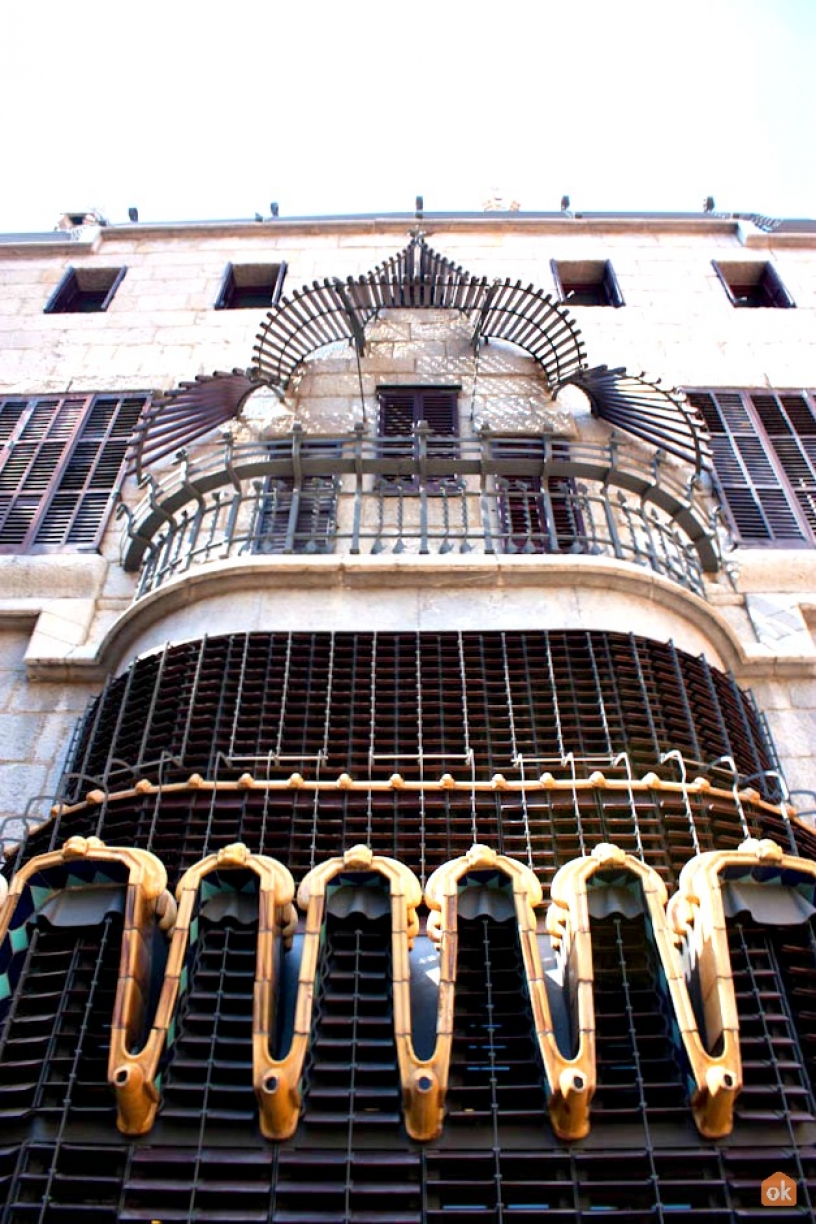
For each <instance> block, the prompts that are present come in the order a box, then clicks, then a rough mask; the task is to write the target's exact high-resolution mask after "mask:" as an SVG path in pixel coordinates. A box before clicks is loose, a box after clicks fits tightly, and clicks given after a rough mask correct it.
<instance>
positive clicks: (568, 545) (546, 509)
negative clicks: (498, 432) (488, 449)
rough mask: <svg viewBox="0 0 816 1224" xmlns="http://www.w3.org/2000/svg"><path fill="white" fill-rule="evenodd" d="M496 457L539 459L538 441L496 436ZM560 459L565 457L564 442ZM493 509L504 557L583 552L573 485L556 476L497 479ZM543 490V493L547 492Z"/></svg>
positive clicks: (578, 511)
mask: <svg viewBox="0 0 816 1224" xmlns="http://www.w3.org/2000/svg"><path fill="white" fill-rule="evenodd" d="M492 442H493V453H494V454H495V455H497V456H506V457H508V458H509V457H510V456H511V455H512V456H514V457H523V458H524V459H527V458H528V457H529V458H540V460H541V464H542V469H543V461H544V453H545V452H544V448H543V446H542V442H541V439H540V438H501V437H494V438H493V440H492ZM558 445H559V447H561V451H560V457H561V458H564V457H566V455H565V448H563V446H562V444H560V443H559V444H558ZM496 489H497V509H498V515H499V524H500V531H501V538H502V548H503V551H504V552H508V553H518V552H523V553H560V552H573V553H575V552H583V551H584V539H583V537H584V527H583V516H582V515H581V513H580V510H579V508H578V506H577V504H576V492H577V491H576V487H575V481H574V480H572V479H570V478H563V477H558V476H549V477H543V473H539V475H537V476H532V475H526V474H525V475H512V476H509V475H508V476H504V477H499V478H497V481H496ZM545 490H546V492H545Z"/></svg>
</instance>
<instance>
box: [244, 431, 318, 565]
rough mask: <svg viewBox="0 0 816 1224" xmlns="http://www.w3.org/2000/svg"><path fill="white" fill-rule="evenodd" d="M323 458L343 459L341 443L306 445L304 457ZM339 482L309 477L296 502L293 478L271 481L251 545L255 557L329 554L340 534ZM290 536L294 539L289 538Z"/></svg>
mask: <svg viewBox="0 0 816 1224" xmlns="http://www.w3.org/2000/svg"><path fill="white" fill-rule="evenodd" d="M310 451H311V453H312V454H316V453H319V454H320V456H321V458H326V457H332V456H337V457H339V455H340V444H339V443H334V442H331V443H326V442H320V441H312V442H306V443H304V447H303V453H304V455H308V454H309V452H310ZM337 495H338V482H337V479H336V478H335V477H333V476H306V477H304V479H303V484H302V487H301V489H300V492H299V496H298V499H297V507H296V510H295V518H294V523H293V522H292V512H293V507H294V501H295V482H294V479H293V478H292V477H291V476H282V477H281V476H276V477H270V478H269V479H268V480H267V484H266V488H265V490H264V496H263V502H262V506H261V512H260V515H259V517H258V525H257V529H256V532H255V536H254V539H253V541H252V551H253V552H256V553H267V554H274V553H286V552H292V553H329V552H332V551H333V550H334V544H335V537H336V534H337ZM290 533H291V535H290Z"/></svg>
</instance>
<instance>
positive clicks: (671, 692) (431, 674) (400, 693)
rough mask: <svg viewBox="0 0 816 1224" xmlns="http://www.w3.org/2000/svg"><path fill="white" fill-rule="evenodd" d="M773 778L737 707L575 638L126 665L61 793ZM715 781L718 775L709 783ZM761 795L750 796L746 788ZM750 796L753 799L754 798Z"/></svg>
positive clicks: (94, 713)
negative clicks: (199, 778) (221, 783)
mask: <svg viewBox="0 0 816 1224" xmlns="http://www.w3.org/2000/svg"><path fill="white" fill-rule="evenodd" d="M671 750H676V751H679V752H680V753H681V754H682V755H683V756H684V757H685V758H686V759H687V760H688V761H689V762H690V763H696V764H697V767H698V768H700V769H703V770H704V769H706V768H707V764H708V763H710V762H713V761H716V760H717V759H719V758H722V757H729V758H731V759H733V761H734V762H735V765H736V769H737V773H738V775H740V776H742V777H744V778H747V777H752V776H753V775H755V774H757V773H760V772H762V771H763V770H769V769H772V768H773V767H774V765H775V761H774V759H773V756H772V752H771V747H770V745H769V743H768V741H767V738H766V736H765V734H764V732H763V729H762V727H761V725H760V720H759V718H758V716H757V714H756V711H755V708H754V706H753V703H752V701H751V700H750V697H748V696H746V695H745V694H743V693H741V692H740V690H739V689H738V688H737V687H736V686H735V685H734V684H733V682H732V680H731V679H730V678H729V677H728V676H727V675H725V674H724V673H722V672H719V671H717V670H716V669H714V668H712V667H711V666H710V665H709V664H708V663H707V662H706V661H705V659H704V658H699V659H695V658H693V657H691V656H689V655H687V654H685V653H684V652H682V651H679V650H677V649H676V648H675V647H673V646H672V645H671V644H668V645H664V644H662V643H658V642H652V641H648V640H646V639H638V638H635V637H634V636H632V635H624V634H604V633H599V632H583V631H558V632H555V631H551V632H544V631H542V632H525V633H521V632H518V633H517V632H512V633H511V632H508V633H457V632H445V633H426V634H415V633H403V634H395V633H379V634H374V633H365V634H351V633H337V634H331V633H300V634H283V633H279V634H274V633H269V634H267V633H257V634H248V635H244V634H237V635H233V636H229V637H220V638H213V639H209V640H203V641H200V642H193V643H188V644H185V645H182V646H174V647H171V648H168V649H167V650H165V651H164V652H162V653H161V654H157V655H152V656H150V657H149V658H148V659H145V660H143V661H140V662H138V663H135V664H134V665H132V666H131V668H130V669H129V670H128V671H127V672H126V673H125V674H124V675H123V676H120V677H119V678H118V679H116V680H114V681H112V682H111V683H110V684H109V685H108V686H107V688H106V690H105V692H104V693H103V694H102V695H101V697H100V698H99V699H98V700H97V702H96V703H95V704H94V705H93V706H92V707H91V708H90V710H89V712H88V715H87V716H86V720H85V725H84V730H83V733H82V735H81V737H80V742H79V745H78V748H77V751H76V755H75V758H74V761H73V764H72V766H71V771H70V772H69V774H68V776H67V778H66V792H67V794H69V795H71V796H74V795H77V794H79V793H80V792H81V793H84V791H85V789H87V786H88V783H89V780H91V779H93V780H94V782H96V783H97V784H99V785H102V786H104V787H105V788H108V789H112V788H114V787H116V788H120V789H121V788H122V787H123V786H124V785H127V784H128V783H129V782H130V781H131V780H133V779H134V778H136V777H139V776H147V777H151V778H154V779H155V778H156V777H160V778H161V780H163V781H171V780H179V781H181V780H185V779H186V778H187V777H188V776H189V775H190V773H192V772H199V773H201V774H203V775H206V776H210V777H213V776H216V777H221V778H224V777H230V776H235V771H236V770H237V771H238V772H241V771H243V770H245V769H248V770H250V772H254V773H255V774H256V775H257V776H259V777H261V776H266V775H267V773H269V771H273V772H279V771H280V770H282V769H284V770H285V769H291V770H294V769H297V770H298V771H299V772H301V773H302V774H303V776H304V777H316V776H323V777H336V776H337V775H338V774H339V773H340V772H342V771H344V770H345V771H348V772H349V773H351V774H352V776H354V777H369V776H370V777H372V778H388V777H389V776H390V774H392V773H393V772H394V771H401V772H403V773H404V774H406V776H425V777H432V778H433V777H438V776H439V775H440V774H441V773H442V772H444V771H450V772H452V773H456V774H458V775H460V776H462V775H464V774H466V773H470V772H471V770H472V771H473V775H474V776H475V777H477V778H482V779H489V778H490V777H491V775H492V774H493V773H494V772H495V771H497V770H498V771H508V770H511V771H512V770H525V771H527V774H528V775H529V774H530V773H534V772H535V771H537V772H538V773H540V772H542V770H543V769H544V768H548V769H554V770H555V771H556V772H561V773H562V774H563V773H564V771H565V770H567V771H568V766H567V765H566V764H565V761H566V760H567V758H568V757H569V756H570V754H572V756H573V757H574V758H575V762H576V766H575V768H576V770H577V773H578V775H579V776H585V770H586V769H587V768H590V767H595V765H597V766H598V767H601V766H603V767H604V768H608V769H613V768H617V769H618V770H619V771H620V772H619V773H618V775H617V776H626V775H625V772H622V771H623V770H624V766H623V765H621V764H618V765H617V766H616V765H615V758H616V757H618V756H619V755H620V754H622V753H626V754H627V757H628V760H629V762H630V765H631V769H632V771H633V776H635V777H638V776H640V775H641V774H642V773H645V772H646V771H647V770H657V771H658V772H661V770H662V772H663V774H664V775H665V776H671V777H675V776H676V770H675V769H674V768H673V766H671V765H661V761H660V757H661V755H662V754H664V753H666V752H669V751H671ZM724 776H727V775H724ZM760 781H761V780H760ZM766 785H770V783H767V784H766Z"/></svg>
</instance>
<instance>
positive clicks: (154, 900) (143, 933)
mask: <svg viewBox="0 0 816 1224" xmlns="http://www.w3.org/2000/svg"><path fill="white" fill-rule="evenodd" d="M76 859H86V860H90V861H92V862H98V863H123V864H124V865H125V866H126V867H127V869H128V883H127V896H126V900H125V920H124V927H123V930H122V951H121V955H120V958H119V980H118V982H117V986H116V1000H115V1003H114V1009H113V1019H112V1023H111V1060H113V1059H114V1051H115V1050H118V1049H125V1050H127V1049H129V1048H130V1047H131V1046H132V1045H133V1044H134V1043H135V1042H136V1041H138V1040H139V1038H140V1036H141V1032H142V1027H143V1024H144V1018H145V1007H146V1004H147V995H148V981H149V978H150V960H151V950H150V945H151V940H150V931H151V927H152V926H153V924H154V923H158V926H159V928H160V929H161V930H163V931H167V932H169V931H171V930H172V929H173V926H174V924H175V920H176V903H175V901H174V900H173V897H172V895H171V894H170V893H169V892H167V872H166V871H165V869H164V864H163V863H161V862H160V860H159V859H157V858H156V856H155V855H153V854H150V852H149V851H147V850H134V849H132V848H131V847H129V846H106V845H105V843H104V842H103V841H100V839H99V838H98V837H87V838H86V837H69V839H68V841H67V842H66V843H65V845H64V846H63V847H62V849H61V850H53V851H51V852H50V853H49V854H40V855H38V856H37V857H36V858H33V859H31V860H30V861H29V862H28V863H26V864H25V866H24V867H22V868H21V869H20V870H19V871H18V872H17V874H16V875H15V876H14V878H13V880H12V882H11V888H10V889H9V894H8V897H7V899H6V901H5V902H4V904H3V908H2V912H0V940H2V939H5V937H6V934H7V932H8V929H9V926H10V925H11V921H12V919H13V917H14V912H15V910H16V908H17V903H18V901H19V899H20V896H21V895H22V893H23V890H24V889H25V887H26V886H27V884H28V882H29V880H30V879H31V877H32V876H33V875H35V874H36V873H37V872H39V871H43V870H46V869H48V868H50V867H58V866H60V865H62V864H66V863H70V862H71V861H72V860H76ZM151 1087H152V1084H151ZM120 1114H121V1108H120Z"/></svg>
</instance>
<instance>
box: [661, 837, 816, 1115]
mask: <svg viewBox="0 0 816 1224" xmlns="http://www.w3.org/2000/svg"><path fill="white" fill-rule="evenodd" d="M769 869H772V870H770V871H769ZM774 869H775V870H774ZM729 871H731V872H734V871H736V872H741V873H749V874H754V873H755V872H756V873H757V876H758V878H757V880H756V882H757V883H761V884H763V885H765V886H768V887H773V886H774V884H776V885H777V886H779V884H780V881H781V878H782V873H783V872H785V873H789V872H795V873H798V874H799V875H800V876H804V877H805V878H807V879H809V880H810V881H812V882H814V884H816V863H814V862H811V861H810V859H802V858H797V857H796V856H795V855H792V854H785V852H784V851H783V849H782V847H781V846H778V845H777V844H776V843H775V842H773V841H770V840H769V839H764V840H762V841H759V840H757V839H756V838H747V839H746V840H745V841H744V842H742V844H741V845H740V847H739V849H737V850H711V851H708V852H707V853H705V854H698V855H697V856H696V857H695V858H693V859H690V860H689V862H688V863H686V865H685V867H684V868H683V869H682V871H681V872H680V879H679V882H678V890H677V892H676V893H675V894H674V896H673V897H672V899H671V900H670V902H669V905H668V915H667V918H668V925H669V927H670V929H671V931H672V932H673V935H674V939H675V941H676V942H677V943H678V944H679V945H680V949H681V952H682V957H683V962H684V964H685V978H688V977H689V976H690V975H691V974H692V973H694V974H696V976H697V979H698V983H699V988H700V998H701V1004H702V1011H703V1019H704V1024H705V1034H706V1042H707V1044H708V1045H709V1046H712V1045H715V1044H717V1043H718V1042H720V1040H721V1041H722V1053H721V1054H720V1055H719V1056H718V1057H717V1058H713V1057H712V1056H711V1055H710V1054H708V1053H707V1052H706V1050H705V1048H704V1047H703V1045H702V1041H701V1039H700V1037H699V1034H698V1033H697V1031H696V1027H695V1030H694V1033H693V1034H691V1035H690V1040H689V1041H687V1042H686V1048H687V1050H689V1057H690V1058H691V1060H692V1068H693V1070H694V1073H695V1080H696V1083H697V1090H696V1092H695V1093H694V1096H693V1097H692V1112H693V1114H694V1120H695V1122H696V1124H697V1129H698V1130H699V1131H700V1133H701V1134H703V1135H706V1136H707V1137H711V1138H719V1137H720V1136H721V1135H727V1134H730V1132H731V1130H732V1128H733V1112H734V1099H735V1097H736V1096H737V1093H738V1092H739V1091H740V1088H741V1087H742V1063H741V1059H740V1048H739V1019H738V1015H737V1003H736V996H735V992H734V981H733V977H732V970H731V957H730V953H729V949H728V932H727V929H726V920H725V910H724V907H723V897H722V886H723V881H724V877H725V876H726V873H727V872H729Z"/></svg>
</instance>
